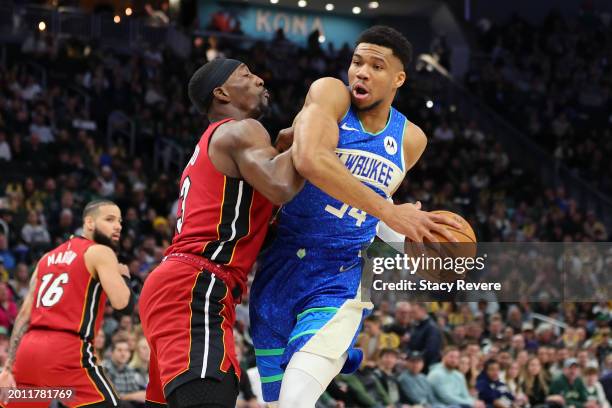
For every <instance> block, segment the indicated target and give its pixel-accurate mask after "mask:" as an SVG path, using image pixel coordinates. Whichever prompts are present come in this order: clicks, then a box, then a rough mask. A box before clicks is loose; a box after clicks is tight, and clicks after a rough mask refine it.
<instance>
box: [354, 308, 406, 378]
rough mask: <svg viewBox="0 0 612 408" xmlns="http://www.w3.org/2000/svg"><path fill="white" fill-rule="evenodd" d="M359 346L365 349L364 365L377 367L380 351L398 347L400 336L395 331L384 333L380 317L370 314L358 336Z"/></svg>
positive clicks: (362, 364)
mask: <svg viewBox="0 0 612 408" xmlns="http://www.w3.org/2000/svg"><path fill="white" fill-rule="evenodd" d="M356 344H357V347H359V348H361V350H362V351H363V362H362V363H361V366H362V367H370V368H375V367H376V365H377V360H378V355H379V352H380V351H381V350H383V349H387V348H391V349H394V348H397V347H399V345H400V338H399V337H398V336H397V334H395V333H384V332H383V331H382V329H381V322H380V317H378V316H375V315H370V316H368V317H366V318H365V320H364V322H363V332H362V333H360V334H359V336H358V337H357V343H356Z"/></svg>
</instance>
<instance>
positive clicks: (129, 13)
mask: <svg viewBox="0 0 612 408" xmlns="http://www.w3.org/2000/svg"><path fill="white" fill-rule="evenodd" d="M125 15H126V16H131V15H132V9H131V8H129V7H128V8H126V9H125Z"/></svg>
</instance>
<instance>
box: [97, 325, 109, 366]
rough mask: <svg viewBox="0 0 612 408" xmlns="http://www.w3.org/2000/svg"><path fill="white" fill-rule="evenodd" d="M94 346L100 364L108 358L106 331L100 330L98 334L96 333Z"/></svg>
mask: <svg viewBox="0 0 612 408" xmlns="http://www.w3.org/2000/svg"><path fill="white" fill-rule="evenodd" d="M93 346H94V354H95V356H96V360H98V363H101V362H102V361H104V360H105V359H106V358H107V356H106V355H105V353H106V335H105V334H104V330H102V328H100V330H98V332H97V333H96V337H94V344H93ZM109 357H110V356H109Z"/></svg>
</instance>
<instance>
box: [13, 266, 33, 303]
mask: <svg viewBox="0 0 612 408" xmlns="http://www.w3.org/2000/svg"><path fill="white" fill-rule="evenodd" d="M14 276H15V279H13V280H11V281H10V282H9V283H10V284H11V286H12V287H13V293H15V297H16V299H17V300H18V301H20V300H21V299H24V298H25V296H26V295H27V294H28V290H29V289H30V272H29V271H28V265H26V264H25V263H23V262H20V263H18V264H17V267H16V268H15V274H14Z"/></svg>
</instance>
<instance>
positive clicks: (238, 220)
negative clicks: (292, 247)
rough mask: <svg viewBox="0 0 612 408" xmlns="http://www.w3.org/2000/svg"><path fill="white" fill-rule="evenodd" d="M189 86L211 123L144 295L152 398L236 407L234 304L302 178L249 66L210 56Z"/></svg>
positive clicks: (153, 403)
mask: <svg viewBox="0 0 612 408" xmlns="http://www.w3.org/2000/svg"><path fill="white" fill-rule="evenodd" d="M188 91H189V97H190V99H191V101H192V102H193V103H194V105H195V106H196V107H197V108H198V110H199V111H200V112H202V113H205V114H206V115H207V117H208V119H209V121H210V122H211V124H210V126H209V127H208V129H206V131H205V132H204V134H203V135H202V137H201V139H200V141H199V142H198V144H197V146H196V147H195V150H194V153H193V156H192V157H191V159H190V160H189V163H188V164H187V166H186V167H185V170H184V171H183V174H182V177H181V182H180V197H179V202H178V210H177V223H176V231H175V235H174V238H173V241H172V245H171V246H170V247H169V248H168V249H167V250H166V253H165V255H166V256H165V258H164V261H163V262H162V263H161V264H160V265H159V266H158V267H157V268H156V269H155V270H153V271H152V272H151V274H150V275H149V276H148V277H147V280H146V281H145V284H144V287H143V289H142V292H141V296H140V299H139V309H140V317H141V321H142V327H143V331H144V334H145V336H146V338H147V340H148V342H149V345H150V347H151V358H150V365H149V384H148V386H147V397H146V399H147V406H150V407H157V406H165V405H166V404H167V405H168V406H170V407H171V408H176V407H181V408H185V407H231V408H234V406H235V404H236V397H237V395H238V379H239V377H240V367H239V364H238V361H237V358H236V353H235V350H234V338H233V331H232V328H233V325H234V320H235V304H236V303H238V302H239V301H240V296H241V294H243V293H245V292H246V281H247V274H248V273H249V271H250V270H251V268H252V266H253V264H254V262H255V258H256V257H257V255H258V252H259V251H260V249H261V246H262V244H263V241H264V238H265V235H266V232H267V229H268V223H269V221H270V218H271V215H272V207H273V205H274V204H282V203H284V202H286V201H289V200H290V199H291V198H292V197H293V196H294V195H295V194H296V193H297V192H298V191H299V190H300V189H301V188H302V186H303V179H302V178H301V177H300V176H299V175H298V174H297V173H296V172H295V169H294V166H293V162H292V158H291V150H290V149H289V150H287V151H286V152H284V153H280V154H279V151H278V150H277V149H276V148H275V147H273V146H272V144H271V140H270V135H269V134H268V132H267V131H266V130H265V129H264V127H263V126H262V125H261V124H260V123H259V122H258V121H257V118H259V117H260V116H261V115H262V114H263V112H264V111H265V109H266V108H267V105H268V92H267V90H266V89H265V88H264V82H263V81H262V80H261V78H259V77H257V76H256V75H253V74H252V73H251V72H250V71H249V69H248V67H247V66H246V65H244V64H242V63H241V62H240V61H236V60H231V59H218V60H214V61H211V62H209V63H207V64H206V65H204V66H202V67H201V68H199V69H198V70H197V71H196V73H195V74H194V75H193V77H192V78H191V80H190V82H189V88H188Z"/></svg>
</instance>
